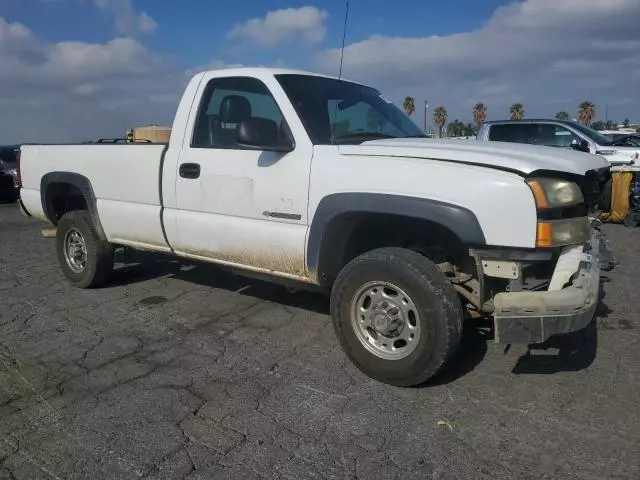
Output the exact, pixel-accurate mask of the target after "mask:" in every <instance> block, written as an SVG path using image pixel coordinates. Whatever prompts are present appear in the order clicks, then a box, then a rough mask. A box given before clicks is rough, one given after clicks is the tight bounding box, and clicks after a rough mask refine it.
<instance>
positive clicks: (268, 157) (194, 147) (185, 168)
mask: <svg viewBox="0 0 640 480" xmlns="http://www.w3.org/2000/svg"><path fill="white" fill-rule="evenodd" d="M200 88H201V89H202V91H201V92H200V94H199V95H198V96H197V98H201V99H202V100H201V103H200V105H199V106H197V107H198V108H197V113H196V118H195V121H191V122H190V124H191V125H193V128H192V132H193V134H192V136H191V138H186V139H185V144H184V146H183V148H182V151H181V153H180V157H179V161H178V162H177V168H178V172H177V176H176V186H175V189H176V210H177V211H176V223H177V225H176V226H177V234H178V239H177V241H176V242H175V245H174V249H175V251H176V253H178V254H181V255H184V256H190V257H195V258H201V259H208V260H214V261H217V262H221V263H226V264H231V265H238V266H242V267H249V268H251V269H255V270H259V271H269V272H278V273H281V274H286V275H290V276H293V277H303V276H305V274H306V272H305V262H304V248H305V236H306V231H307V202H308V189H309V169H310V164H311V156H312V155H311V151H310V150H309V149H308V148H305V146H304V145H302V146H296V148H295V149H294V150H293V151H291V152H288V153H279V152H272V151H262V150H254V149H248V148H243V147H241V146H239V145H238V144H237V143H236V127H237V126H238V124H239V123H240V122H242V121H243V120H246V119H248V118H255V117H259V118H266V119H269V120H273V121H275V122H277V123H278V124H279V125H280V134H288V135H291V133H290V130H289V128H288V125H287V120H286V118H285V117H284V115H283V113H282V110H281V109H280V108H279V106H278V104H277V102H276V100H275V99H274V97H273V95H272V94H271V92H270V91H269V89H268V87H267V86H266V85H265V83H263V82H262V81H261V80H259V79H257V78H253V77H215V78H210V79H209V81H206V80H203V82H202V83H201V87H200ZM194 107H195V106H194ZM300 143H303V142H300Z"/></svg>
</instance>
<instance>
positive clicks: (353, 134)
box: [333, 132, 398, 143]
mask: <svg viewBox="0 0 640 480" xmlns="http://www.w3.org/2000/svg"><path fill="white" fill-rule="evenodd" d="M360 138H364V139H366V138H398V137H395V136H394V135H389V134H387V133H381V132H351V133H345V134H344V135H340V136H338V137H335V138H334V139H333V141H334V143H335V142H339V141H341V140H349V139H360Z"/></svg>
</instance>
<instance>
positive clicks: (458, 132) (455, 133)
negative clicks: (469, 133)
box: [447, 119, 464, 137]
mask: <svg viewBox="0 0 640 480" xmlns="http://www.w3.org/2000/svg"><path fill="white" fill-rule="evenodd" d="M463 135H464V123H462V122H461V121H459V120H457V119H456V120H454V121H453V122H449V125H447V136H449V137H462V136H463Z"/></svg>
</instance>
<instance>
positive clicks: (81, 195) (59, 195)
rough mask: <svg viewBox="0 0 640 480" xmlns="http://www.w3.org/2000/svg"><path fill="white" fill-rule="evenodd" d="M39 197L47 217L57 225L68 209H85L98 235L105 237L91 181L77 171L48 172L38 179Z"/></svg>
mask: <svg viewBox="0 0 640 480" xmlns="http://www.w3.org/2000/svg"><path fill="white" fill-rule="evenodd" d="M40 199H41V201H42V210H43V211H44V214H45V216H46V217H47V219H48V220H49V221H50V222H51V223H52V224H53V225H58V222H59V221H60V218H62V216H63V215H64V214H65V213H67V212H70V211H76V210H85V209H86V210H87V211H88V212H89V214H90V215H91V221H92V222H93V226H94V227H95V229H96V232H97V233H98V235H100V236H101V237H102V238H103V239H106V236H105V233H104V230H103V229H102V225H101V223H100V217H99V215H98V207H97V201H96V196H95V193H94V191H93V186H92V185H91V181H90V180H89V179H88V178H87V177H85V176H84V175H81V174H79V173H73V172H49V173H47V174H45V175H44V176H43V177H42V179H41V180H40Z"/></svg>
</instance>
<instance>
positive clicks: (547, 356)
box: [110, 252, 624, 387]
mask: <svg viewBox="0 0 640 480" xmlns="http://www.w3.org/2000/svg"><path fill="white" fill-rule="evenodd" d="M116 261H117V262H123V263H124V266H121V267H119V268H116V269H115V271H114V277H113V281H112V282H110V286H118V285H131V284H135V283H140V282H144V281H147V280H152V279H157V278H160V277H167V278H174V279H177V280H183V281H185V282H188V283H193V284H197V285H202V286H206V287H210V288H216V289H221V290H227V291H229V292H235V293H239V294H241V295H245V296H250V297H253V298H256V299H259V300H263V301H268V302H274V303H279V304H282V305H286V306H291V307H295V308H301V309H304V310H307V311H311V312H314V313H318V314H321V315H326V316H328V315H329V313H330V312H329V300H328V297H327V295H325V294H323V293H321V292H318V291H314V290H309V289H308V287H305V286H303V285H299V284H295V283H291V284H289V285H287V284H282V283H273V282H270V281H268V280H266V279H262V278H260V277H252V276H247V274H245V273H243V274H242V275H240V274H236V273H234V272H233V271H232V270H230V269H227V268H225V267H220V266H217V265H210V264H206V263H200V262H191V261H187V260H183V259H176V258H174V257H169V256H165V255H162V254H157V253H142V252H133V253H130V254H125V255H122V254H121V253H120V252H118V255H117V256H116ZM606 280H607V279H606V278H605V279H604V281H606ZM604 281H603V283H604ZM604 297H605V291H604V288H603V286H602V284H601V286H600V298H599V303H598V307H597V310H596V315H595V318H594V320H593V321H592V322H591V323H590V324H589V325H588V326H587V327H586V328H585V329H583V330H581V331H579V332H574V333H571V334H567V335H562V336H558V337H553V338H551V339H549V340H548V341H547V342H545V343H542V344H535V345H529V346H528V349H527V352H526V353H525V354H524V355H522V356H521V357H520V358H518V360H517V361H516V363H515V365H514V367H513V369H512V373H514V374H516V375H521V374H554V373H559V372H571V371H579V370H583V369H586V368H588V367H589V366H590V365H591V364H592V363H593V361H594V359H595V358H596V354H597V344H598V326H599V324H600V327H601V328H624V325H621V326H617V327H616V326H613V327H611V326H608V325H609V324H608V323H606V319H607V316H608V315H609V313H611V309H609V307H608V306H607V305H606V303H604ZM603 322H605V323H603ZM619 323H620V322H619ZM490 342H491V343H492V342H493V331H492V322H491V320H474V321H470V322H469V323H468V327H467V328H465V330H464V334H463V336H462V340H461V345H460V350H459V353H458V355H457V356H456V358H455V360H454V361H453V362H452V364H451V365H449V366H448V367H447V368H445V369H443V370H442V372H441V373H440V374H438V375H436V376H435V377H434V378H432V379H431V380H430V381H428V382H427V383H426V384H425V385H424V386H425V387H429V386H436V385H445V384H448V383H452V382H455V381H456V380H458V379H459V378H461V377H463V376H465V375H467V374H469V373H470V372H472V371H473V370H474V369H475V368H476V366H477V365H479V364H480V363H481V362H482V360H483V359H484V357H485V356H486V354H487V351H488V348H489V343H490ZM508 350H509V347H508V346H507V347H506V348H505V354H506V353H507V352H508Z"/></svg>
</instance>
